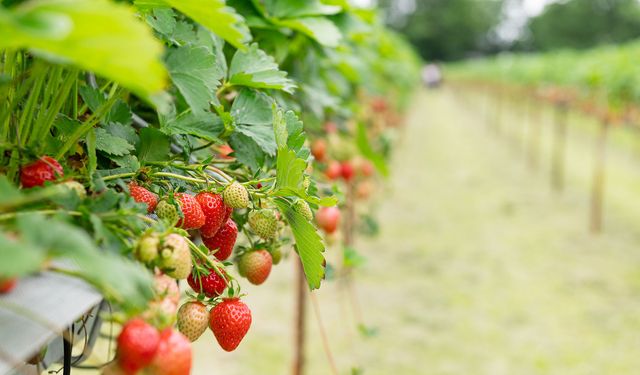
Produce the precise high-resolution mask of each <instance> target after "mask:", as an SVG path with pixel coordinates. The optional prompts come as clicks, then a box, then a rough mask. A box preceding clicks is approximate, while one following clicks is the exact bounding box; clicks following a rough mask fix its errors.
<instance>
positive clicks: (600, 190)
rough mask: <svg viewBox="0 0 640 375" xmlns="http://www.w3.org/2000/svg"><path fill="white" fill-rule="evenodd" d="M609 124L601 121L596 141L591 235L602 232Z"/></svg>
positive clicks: (590, 219) (590, 221)
mask: <svg viewBox="0 0 640 375" xmlns="http://www.w3.org/2000/svg"><path fill="white" fill-rule="evenodd" d="M608 129H609V123H608V122H607V121H603V122H602V124H601V125H600V132H599V133H598V138H597V139H596V147H595V158H594V163H593V181H592V185H591V213H590V215H589V216H590V217H589V229H590V230H591V233H600V232H602V216H603V215H602V209H603V202H604V185H605V170H606V161H607V160H606V159H607V133H608Z"/></svg>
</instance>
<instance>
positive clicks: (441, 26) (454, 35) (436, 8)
mask: <svg viewBox="0 0 640 375" xmlns="http://www.w3.org/2000/svg"><path fill="white" fill-rule="evenodd" d="M399 3H401V2H395V1H393V0H384V1H381V6H383V7H385V8H387V14H388V16H389V18H390V22H391V25H392V26H393V27H396V28H397V29H398V30H400V31H401V32H402V33H404V34H406V35H407V38H408V39H409V40H410V41H411V42H412V43H413V45H414V46H415V47H416V49H417V50H418V51H419V53H420V54H421V55H422V56H423V57H424V58H425V59H427V60H447V61H448V60H457V59H460V58H463V57H466V56H468V55H469V54H472V53H479V52H485V51H488V50H490V49H491V42H490V35H489V32H490V31H491V30H492V29H493V28H494V27H496V25H497V24H498V23H499V21H500V16H501V12H500V9H501V7H502V3H503V1H502V0H489V1H475V0H423V1H415V2H414V3H415V7H416V8H415V11H414V12H411V13H408V14H405V13H403V11H402V9H397V7H398V6H399V5H398V4H399Z"/></svg>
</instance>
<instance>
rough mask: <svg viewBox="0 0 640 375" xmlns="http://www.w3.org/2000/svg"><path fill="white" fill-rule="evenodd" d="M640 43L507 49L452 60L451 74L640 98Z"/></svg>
mask: <svg viewBox="0 0 640 375" xmlns="http://www.w3.org/2000/svg"><path fill="white" fill-rule="evenodd" d="M639 53H640V43H638V42H634V43H631V44H626V45H622V46H607V47H601V48H594V49H590V50H585V51H571V50H565V51H557V52H548V53H541V54H504V55H501V56H498V57H495V58H488V59H480V60H474V61H467V62H463V63H459V64H454V65H451V66H450V67H449V69H448V73H449V75H450V77H452V78H456V79H465V80H478V81H484V82H497V83H506V84H513V85H521V86H527V87H533V88H545V87H556V88H564V89H568V90H570V91H572V93H574V94H577V95H580V96H582V97H588V98H591V99H594V100H598V101H601V102H602V103H603V104H605V105H613V106H619V105H626V104H633V105H636V104H638V103H639V102H640V67H639V66H638V64H637V62H636V56H638V54H639Z"/></svg>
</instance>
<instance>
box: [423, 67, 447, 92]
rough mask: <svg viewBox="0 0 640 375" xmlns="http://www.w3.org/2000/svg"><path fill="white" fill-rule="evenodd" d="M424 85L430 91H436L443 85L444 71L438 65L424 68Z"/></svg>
mask: <svg viewBox="0 0 640 375" xmlns="http://www.w3.org/2000/svg"><path fill="white" fill-rule="evenodd" d="M422 83H423V84H424V85H425V86H427V87H428V88H430V89H435V88H438V87H439V86H440V84H441V83H442V71H441V70H440V67H439V66H438V64H435V63H431V64H427V65H425V66H424V67H423V68H422Z"/></svg>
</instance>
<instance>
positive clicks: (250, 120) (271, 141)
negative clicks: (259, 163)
mask: <svg viewBox="0 0 640 375" xmlns="http://www.w3.org/2000/svg"><path fill="white" fill-rule="evenodd" d="M273 104H274V101H273V99H271V98H270V97H269V96H268V95H266V94H264V93H261V92H259V91H256V90H251V89H243V90H241V91H240V94H239V95H238V97H237V98H236V99H235V100H234V101H233V105H232V106H231V115H232V116H233V117H234V119H235V122H236V128H235V131H236V132H239V133H242V134H244V135H246V136H247V137H249V138H251V139H252V140H253V142H255V144H256V145H258V147H260V149H261V150H262V151H263V152H264V153H266V154H267V155H269V156H274V155H275V154H276V140H275V137H274V134H273V126H272V122H273Z"/></svg>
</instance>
